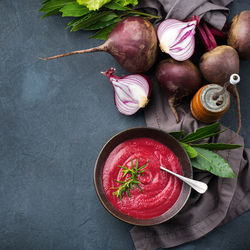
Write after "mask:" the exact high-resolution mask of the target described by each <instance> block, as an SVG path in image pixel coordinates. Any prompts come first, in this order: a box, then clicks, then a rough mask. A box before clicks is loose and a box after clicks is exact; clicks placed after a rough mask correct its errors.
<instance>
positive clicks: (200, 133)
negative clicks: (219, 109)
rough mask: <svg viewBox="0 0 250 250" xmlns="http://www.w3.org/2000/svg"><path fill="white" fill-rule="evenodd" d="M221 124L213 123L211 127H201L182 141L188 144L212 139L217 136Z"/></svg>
mask: <svg viewBox="0 0 250 250" xmlns="http://www.w3.org/2000/svg"><path fill="white" fill-rule="evenodd" d="M219 127H220V123H219V122H217V123H213V124H211V125H208V126H205V127H201V128H199V129H197V130H196V131H195V132H193V133H190V134H188V135H187V136H185V137H184V138H183V139H182V140H181V141H182V142H185V143H188V142H193V141H198V140H201V139H204V138H208V137H211V136H212V135H214V134H215V132H216V131H217V130H218V129H219Z"/></svg>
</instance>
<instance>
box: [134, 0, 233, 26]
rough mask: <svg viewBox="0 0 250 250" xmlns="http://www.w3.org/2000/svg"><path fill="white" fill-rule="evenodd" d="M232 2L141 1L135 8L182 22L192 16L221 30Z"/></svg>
mask: <svg viewBox="0 0 250 250" xmlns="http://www.w3.org/2000/svg"><path fill="white" fill-rule="evenodd" d="M231 2H233V0H209V1H208V0H185V1H184V0H154V1H152V0H141V1H139V5H138V6H137V8H141V9H144V10H145V11H147V12H151V13H153V14H155V15H158V16H162V17H164V18H165V17H166V18H176V19H178V20H184V19H187V18H190V17H192V16H193V15H196V16H199V17H200V18H203V19H204V20H205V21H206V22H208V23H209V24H211V25H212V26H214V27H215V28H217V29H220V30H221V29H222V28H223V26H224V24H225V22H226V18H227V15H228V13H229V9H228V8H226V7H224V6H227V5H228V4H229V3H231Z"/></svg>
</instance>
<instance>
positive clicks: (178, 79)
mask: <svg viewBox="0 0 250 250" xmlns="http://www.w3.org/2000/svg"><path fill="white" fill-rule="evenodd" d="M156 79H157V81H158V83H159V84H160V86H161V88H162V89H163V90H164V92H165V93H166V95H167V97H168V102H169V105H170V108H171V109H172V111H173V113H174V115H175V118H176V122H177V123H178V122H179V120H180V119H179V115H178V113H177V111H176V109H175V107H174V104H175V103H176V101H180V100H181V99H182V98H183V97H186V96H189V95H191V94H194V93H195V91H196V90H198V89H199V88H200V87H201V85H202V84H201V74H200V72H199V70H198V68H197V67H196V66H195V65H194V64H193V63H192V62H191V61H189V60H186V61H183V62H178V61H175V60H174V59H165V60H163V61H161V62H160V63H159V64H158V66H157V69H156Z"/></svg>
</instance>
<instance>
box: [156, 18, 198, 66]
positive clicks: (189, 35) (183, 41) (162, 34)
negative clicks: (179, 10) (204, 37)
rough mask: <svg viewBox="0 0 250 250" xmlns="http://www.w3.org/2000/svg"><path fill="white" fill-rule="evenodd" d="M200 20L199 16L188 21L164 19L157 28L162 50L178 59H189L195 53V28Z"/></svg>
mask: <svg viewBox="0 0 250 250" xmlns="http://www.w3.org/2000/svg"><path fill="white" fill-rule="evenodd" d="M199 20H200V19H199V17H193V19H192V20H191V21H187V22H182V21H179V20H176V19H166V20H164V21H163V22H162V23H161V24H160V25H159V27H158V30H157V35H158V39H159V43H160V48H161V50H162V51H163V52H165V53H167V54H169V55H170V56H171V57H172V58H174V59H175V60H177V61H185V60H187V59H189V58H190V57H191V56H192V55H193V53H194V49H195V37H194V35H195V28H196V25H197V24H198V23H199Z"/></svg>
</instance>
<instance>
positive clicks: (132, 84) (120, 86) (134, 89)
mask: <svg viewBox="0 0 250 250" xmlns="http://www.w3.org/2000/svg"><path fill="white" fill-rule="evenodd" d="M114 72H115V69H114V68H110V69H108V70H107V71H106V72H102V74H104V75H106V76H107V77H108V78H109V80H110V82H111V84H112V86H113V88H114V99H115V105H116V107H117V109H118V110H119V112H120V113H122V114H124V115H133V114H134V113H136V112H137V111H138V110H139V109H140V108H144V107H145V106H146V105H147V103H148V97H149V95H150V93H151V90H152V84H151V81H150V79H149V78H148V77H147V76H145V75H141V74H132V75H127V76H123V77H119V76H116V75H114Z"/></svg>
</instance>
